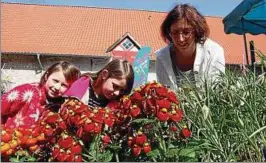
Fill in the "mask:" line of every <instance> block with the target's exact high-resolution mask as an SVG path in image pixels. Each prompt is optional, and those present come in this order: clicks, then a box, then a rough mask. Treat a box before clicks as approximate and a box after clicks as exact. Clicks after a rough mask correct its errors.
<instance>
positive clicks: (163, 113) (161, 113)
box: [157, 108, 169, 121]
mask: <svg viewBox="0 0 266 163" xmlns="http://www.w3.org/2000/svg"><path fill="white" fill-rule="evenodd" d="M157 118H158V119H159V120H160V121H167V120H168V119H169V113H168V111H167V109H166V108H162V109H160V111H159V112H158V113H157Z"/></svg>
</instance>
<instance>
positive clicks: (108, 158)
mask: <svg viewBox="0 0 266 163" xmlns="http://www.w3.org/2000/svg"><path fill="white" fill-rule="evenodd" d="M112 158H113V154H112V153H111V152H110V151H107V152H105V153H103V154H99V156H98V159H99V160H97V162H98V161H99V162H110V161H111V160H112Z"/></svg>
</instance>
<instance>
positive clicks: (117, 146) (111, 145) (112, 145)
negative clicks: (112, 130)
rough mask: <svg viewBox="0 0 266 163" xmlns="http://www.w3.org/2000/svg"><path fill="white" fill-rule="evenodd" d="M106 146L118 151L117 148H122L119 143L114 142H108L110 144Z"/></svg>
mask: <svg viewBox="0 0 266 163" xmlns="http://www.w3.org/2000/svg"><path fill="white" fill-rule="evenodd" d="M108 148H110V149H111V150H113V151H118V150H120V149H122V148H121V147H120V146H119V145H116V144H110V145H108Z"/></svg>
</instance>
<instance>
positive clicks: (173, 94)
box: [167, 91, 178, 104]
mask: <svg viewBox="0 0 266 163" xmlns="http://www.w3.org/2000/svg"><path fill="white" fill-rule="evenodd" d="M167 97H168V99H169V100H170V101H171V102H173V103H176V104H178V100H177V98H176V94H175V93H174V92H172V91H169V92H168V94H167Z"/></svg>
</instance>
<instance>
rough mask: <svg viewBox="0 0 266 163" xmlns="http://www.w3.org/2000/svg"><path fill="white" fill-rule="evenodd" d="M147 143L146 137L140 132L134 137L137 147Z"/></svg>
mask: <svg viewBox="0 0 266 163" xmlns="http://www.w3.org/2000/svg"><path fill="white" fill-rule="evenodd" d="M146 141H147V136H146V135H145V134H143V133H142V132H141V131H138V133H137V136H136V137H135V143H136V144H137V145H143V144H144V143H145V142H146Z"/></svg>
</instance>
